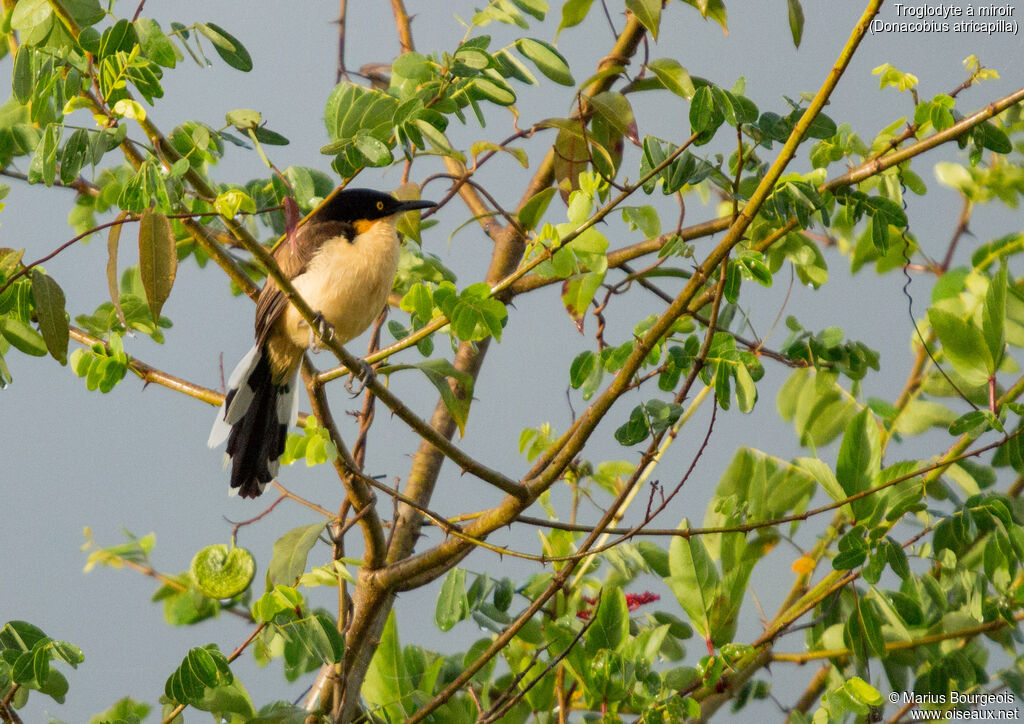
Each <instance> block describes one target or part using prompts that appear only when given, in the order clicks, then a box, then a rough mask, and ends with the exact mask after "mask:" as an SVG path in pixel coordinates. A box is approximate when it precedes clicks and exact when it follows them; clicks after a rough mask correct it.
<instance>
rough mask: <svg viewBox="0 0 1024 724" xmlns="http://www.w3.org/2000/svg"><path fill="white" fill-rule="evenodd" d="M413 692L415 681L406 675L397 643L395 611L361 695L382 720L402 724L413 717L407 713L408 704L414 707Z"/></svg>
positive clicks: (368, 671)
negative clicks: (401, 722)
mask: <svg viewBox="0 0 1024 724" xmlns="http://www.w3.org/2000/svg"><path fill="white" fill-rule="evenodd" d="M411 691H412V681H411V680H410V677H409V675H408V673H406V667H405V659H404V657H403V656H402V648H401V646H400V645H399V641H398V624H397V622H396V619H395V612H394V610H392V611H391V612H389V613H388V620H387V622H385V624H384V630H383V631H381V635H380V642H379V643H378V644H377V650H376V651H375V652H374V654H373V659H372V660H371V661H370V665H369V667H368V668H367V670H366V679H365V681H364V682H363V687H362V689H361V693H362V695H363V698H364V699H366V703H367V704H368V705H369V707H370V710H371V711H372V710H380V711H379V712H378V715H379V716H385V717H387V720H388V721H393V722H399V721H405V720H406V718H408V716H409V715H410V713H411V711H410V710H407V709H406V705H407V704H408V705H410V706H411V705H412V702H410V701H409V699H408V696H409V693H410V692H411Z"/></svg>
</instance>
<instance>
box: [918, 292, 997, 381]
mask: <svg viewBox="0 0 1024 724" xmlns="http://www.w3.org/2000/svg"><path fill="white" fill-rule="evenodd" d="M928 321H929V322H930V323H931V325H932V329H933V330H935V334H936V336H938V338H939V341H940V342H942V352H943V354H944V355H945V356H946V359H947V360H949V361H950V363H952V365H953V368H954V369H955V370H956V371H957V372H958V373H959V374H960V376H962V377H963V378H964V380H966V381H967V383H968V384H970V385H982V384H985V383H986V382H987V381H988V377H989V375H990V374H992V373H994V372H995V360H994V359H993V358H992V352H991V351H990V349H989V346H988V344H987V342H986V340H985V336H984V335H983V334H982V331H981V330H980V329H978V328H977V327H975V326H974V325H973V324H971V323H970V322H966V321H964V320H963V319H960V317H958V316H957V315H955V314H952V313H950V312H947V311H945V310H942V309H938V308H936V307H932V308H931V309H929V310H928Z"/></svg>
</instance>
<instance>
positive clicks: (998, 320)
mask: <svg viewBox="0 0 1024 724" xmlns="http://www.w3.org/2000/svg"><path fill="white" fill-rule="evenodd" d="M981 319H982V321H981V333H982V335H983V336H984V337H985V344H986V345H988V351H989V353H990V354H991V355H992V370H991V372H995V370H997V369H999V363H1000V362H1002V359H1003V349H1004V347H1005V346H1006V334H1005V332H1004V322H1005V319H1006V258H1005V257H1003V258H1001V259H1000V260H999V271H998V273H996V275H995V276H994V277H992V279H991V280H990V281H989V285H988V292H987V293H986V294H985V306H984V307H982V318H981Z"/></svg>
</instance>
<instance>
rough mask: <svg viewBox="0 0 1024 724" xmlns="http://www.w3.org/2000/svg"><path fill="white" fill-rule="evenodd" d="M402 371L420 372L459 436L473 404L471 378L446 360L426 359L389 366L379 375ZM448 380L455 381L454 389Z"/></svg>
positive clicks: (462, 431) (462, 432)
mask: <svg viewBox="0 0 1024 724" xmlns="http://www.w3.org/2000/svg"><path fill="white" fill-rule="evenodd" d="M403 369H417V370H419V371H420V372H422V373H423V374H424V375H425V376H426V378H427V380H429V381H430V384H432V385H433V386H434V388H435V389H436V390H437V391H438V393H439V394H440V395H441V401H442V402H444V406H445V407H446V408H447V409H448V412H449V413H450V414H451V416H452V419H453V420H454V421H455V424H456V425H458V428H459V434H460V435H462V434H464V432H465V429H466V420H467V419H468V418H469V406H470V405H471V404H472V402H473V376H472V375H470V374H468V373H466V372H462V371H460V370H458V369H456V368H455V365H453V364H452V363H451V362H449V361H448V360H446V359H428V360H424V361H423V362H419V363H417V364H402V365H389V366H387V367H384V368H382V369H381V370H380V373H381V374H391V373H393V372H397V371H399V370H403ZM449 379H452V380H455V382H456V388H455V390H453V389H452V387H451V384H450V383H449V382H448V380H449Z"/></svg>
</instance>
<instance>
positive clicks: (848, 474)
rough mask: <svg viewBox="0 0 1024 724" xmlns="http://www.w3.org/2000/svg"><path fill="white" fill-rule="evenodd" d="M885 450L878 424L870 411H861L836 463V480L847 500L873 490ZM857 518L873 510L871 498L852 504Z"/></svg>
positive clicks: (849, 431) (852, 424)
mask: <svg viewBox="0 0 1024 724" xmlns="http://www.w3.org/2000/svg"><path fill="white" fill-rule="evenodd" d="M881 464H882V446H881V436H880V435H879V432H878V424H877V423H876V422H875V418H874V416H873V415H872V414H871V410H868V409H864V410H861V411H860V412H859V413H858V414H857V415H855V416H854V418H853V419H852V420H850V422H849V424H847V426H846V432H845V433H844V434H843V442H842V444H841V445H840V446H839V459H838V460H837V461H836V479H837V480H838V481H839V484H840V485H841V486H842V488H843V492H845V493H846V495H847V496H850V495H854V494H856V493H861V492H863V491H865V490H867V489H868V488H870V487H871V486H872V484H873V482H874V480H875V476H876V475H877V474H878V472H879V470H880V469H881ZM851 506H852V508H853V513H854V516H855V517H856V518H858V519H860V518H862V517H864V516H865V515H867V514H868V513H870V511H871V510H872V508H873V507H874V502H873V501H871V500H870V499H869V498H861V499H859V500H855V501H853V503H851Z"/></svg>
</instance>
